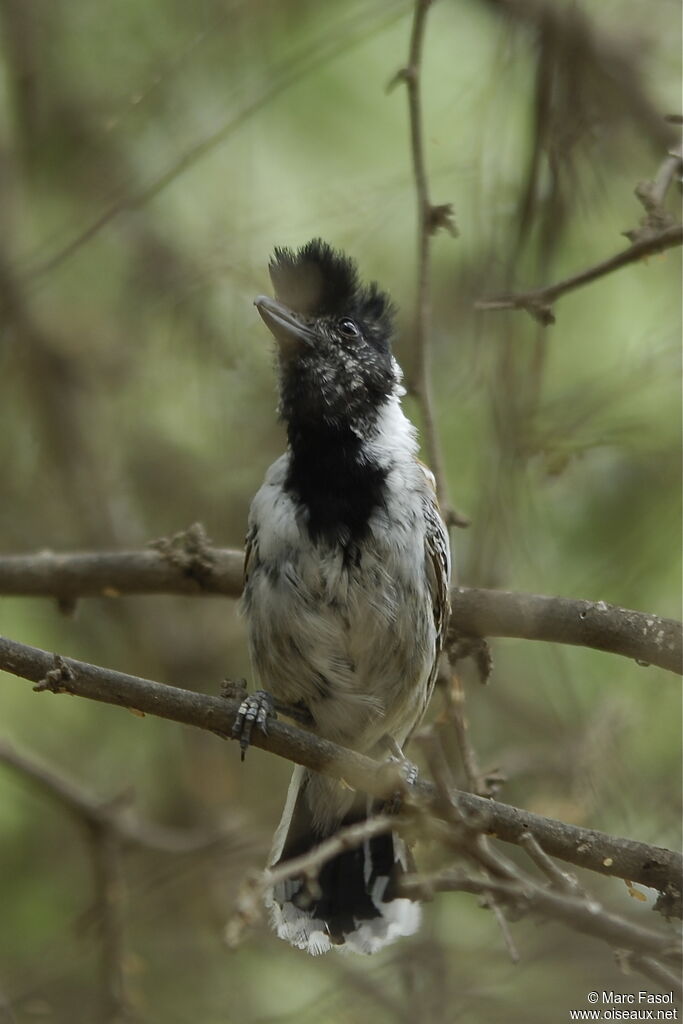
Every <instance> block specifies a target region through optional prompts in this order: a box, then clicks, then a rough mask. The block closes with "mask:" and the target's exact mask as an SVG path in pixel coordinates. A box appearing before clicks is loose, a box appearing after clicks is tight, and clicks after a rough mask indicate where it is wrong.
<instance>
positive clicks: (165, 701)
mask: <svg viewBox="0 0 683 1024" xmlns="http://www.w3.org/2000/svg"><path fill="white" fill-rule="evenodd" d="M0 668H2V669H4V670H5V671H7V672H10V673H12V674H14V675H16V676H20V677H22V678H24V679H28V680H31V681H32V682H34V683H36V684H37V686H36V687H35V689H37V690H46V689H47V690H51V691H53V692H55V693H71V694H74V695H76V696H80V697H86V698H88V699H90V700H96V701H101V702H103V703H106V704H114V705H118V706H120V707H125V708H133V709H135V710H137V711H142V712H143V713H145V714H153V715H156V716H158V717H160V718H166V719H169V720H171V721H175V722H181V723H183V724H185V725H193V726H197V727H199V728H201V729H207V730H209V731H211V732H215V733H218V734H219V735H221V736H229V735H230V732H231V729H232V725H233V723H234V720H235V716H236V714H237V710H238V707H239V701H236V700H229V699H226V698H224V697H214V696H208V695H206V694H199V693H194V692H191V691H189V690H181V689H178V688H177V687H174V686H164V685H162V684H161V683H157V682H153V681H151V680H149V679H141V678H138V677H137V676H131V675H126V674H124V673H122V672H115V671H113V670H110V669H105V668H101V667H99V666H97V665H89V664H87V663H86V662H80V661H75V660H74V659H71V658H61V657H59V656H55V655H52V654H50V653H48V652H47V651H42V650H40V649H39V648H36V647H29V646H27V645H25V644H20V643H17V642H16V641H12V640H8V639H6V638H2V637H0ZM252 742H253V745H254V746H257V747H261V748H263V749H264V750H269V751H270V752H271V753H273V754H277V755H278V756H280V757H284V758H287V759H288V760H290V761H295V762H296V763H297V764H302V765H304V766H305V767H307V768H310V769H312V770H313V771H317V772H322V773H323V774H325V775H331V776H332V777H334V778H338V779H343V780H344V781H345V782H346V783H347V784H348V785H350V786H352V787H354V788H356V789H358V790H361V791H363V792H366V793H369V794H370V795H371V796H376V797H380V798H382V797H383V798H386V797H388V796H389V795H391V794H392V793H394V792H395V791H396V789H397V788H400V782H399V776H398V775H397V772H396V769H395V768H394V767H392V766H387V764H381V763H378V762H376V761H373V760H372V759H371V758H368V757H365V756H363V755H361V754H357V753H355V752H353V751H351V750H347V749H345V748H344V747H339V746H337V744H335V743H330V742H329V741H328V740H323V739H320V738H319V737H316V736H314V735H313V734H311V733H309V732H305V731H304V730H303V729H298V728H295V727H294V726H291V725H286V724H285V723H283V722H278V721H274V722H272V723H271V724H269V730H268V734H267V735H266V734H264V733H262V732H260V731H255V732H254V734H252ZM410 793H411V794H413V795H414V796H415V798H416V799H418V800H420V801H421V802H424V805H425V806H426V807H427V808H428V809H430V810H433V811H434V812H435V813H436V814H438V813H439V807H440V805H441V800H440V798H439V794H438V792H437V790H436V788H435V787H434V786H433V785H432V784H430V783H427V782H421V781H420V782H418V783H416V785H415V786H414V787H411V789H410ZM452 800H453V802H454V803H455V804H457V806H458V808H459V810H460V812H461V814H462V815H463V816H466V817H467V824H468V826H469V827H471V828H476V829H477V830H478V831H481V832H485V833H491V834H494V835H495V836H497V837H498V838H499V839H502V840H504V841H505V842H509V843H518V842H519V839H520V836H522V835H523V834H524V833H526V832H529V831H531V832H533V834H534V835H535V836H536V837H537V839H538V840H539V842H540V843H541V845H542V847H543V849H544V850H545V851H546V853H548V854H549V855H550V856H554V857H558V858H559V859H560V860H565V861H568V862H569V863H571V864H576V865H578V866H580V867H583V868H587V869H589V870H592V871H597V872H599V873H600V874H603V875H612V876H616V877H618V878H625V879H629V880H630V881H632V882H637V883H640V884H641V885H646V886H649V887H651V888H654V889H658V890H659V891H660V892H661V893H663V894H664V897H665V901H666V906H667V911H668V912H669V913H671V908H672V906H673V904H674V903H675V901H676V899H680V877H681V869H682V868H683V863H682V861H681V857H680V856H678V855H677V854H675V853H673V852H672V851H670V850H665V849H663V848H661V847H656V846H651V845H649V844H647V843H640V842H636V841H635V840H631V839H622V838H617V837H614V836H609V835H607V834H606V833H604V832H597V831H595V830H593V829H586V828H581V827H579V826H575V825H568V824H565V823H564V822H561V821H556V820H554V819H552V818H545V817H542V816H541V815H538V814H532V813H531V812H528V811H524V810H520V809H519V808H516V807H512V806H510V805H508V804H502V803H498V802H497V801H494V800H486V799H484V798H482V797H478V796H475V795H474V794H472V793H463V792H460V791H457V790H454V791H453V793H452Z"/></svg>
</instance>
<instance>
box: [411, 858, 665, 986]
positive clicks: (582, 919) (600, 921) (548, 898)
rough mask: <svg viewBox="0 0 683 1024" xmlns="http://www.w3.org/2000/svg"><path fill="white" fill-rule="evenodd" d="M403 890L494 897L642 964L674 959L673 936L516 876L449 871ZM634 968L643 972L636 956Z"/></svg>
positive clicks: (590, 901) (593, 902)
mask: <svg viewBox="0 0 683 1024" xmlns="http://www.w3.org/2000/svg"><path fill="white" fill-rule="evenodd" d="M402 889H403V891H404V892H405V893H406V894H407V895H408V894H409V895H414V896H430V895H431V894H432V893H434V892H469V893H476V894H480V895H483V896H488V895H489V894H490V893H493V894H494V895H495V896H496V897H498V898H499V899H500V900H501V901H502V902H505V903H508V904H510V905H512V906H513V907H516V908H519V909H522V910H530V911H534V912H536V913H541V914H543V915H545V916H547V917H551V918H555V919H556V920H559V921H562V922H563V923H564V924H567V925H569V927H571V928H573V929H575V930H576V931H579V932H582V933H583V934H585V935H592V936H594V937H595V938H599V939H602V940H603V941H604V942H607V943H609V945H610V946H612V947H613V948H616V949H619V950H627V951H630V952H632V953H634V954H641V955H642V956H644V957H645V958H646V959H652V958H656V957H662V958H664V959H668V958H669V957H671V956H674V957H675V956H677V955H678V951H677V948H676V947H677V943H676V939H675V936H674V935H673V933H672V932H665V931H655V930H654V929H650V928H644V927H643V926H642V925H639V924H634V923H633V922H631V921H628V920H626V918H622V917H619V916H618V915H616V914H613V913H611V912H610V911H607V910H605V908H604V907H602V906H601V904H600V903H598V902H597V901H596V900H594V899H585V898H582V897H578V896H576V895H569V894H567V893H559V892H553V891H551V890H548V889H544V888H542V887H541V886H539V885H537V884H536V883H535V882H533V881H532V880H531V879H530V878H528V877H526V876H520V879H519V880H510V879H495V878H475V877H472V876H469V875H466V874H464V873H463V872H461V871H454V870H450V869H449V870H446V871H443V872H439V873H436V874H433V875H426V876H420V875H416V876H414V877H413V878H406V879H404V881H403V883H402ZM633 964H634V966H639V967H641V969H642V966H641V963H640V961H639V960H638V958H637V956H636V957H635V958H634V959H633ZM646 966H650V967H652V966H653V965H652V964H650V965H646ZM654 967H655V970H656V971H657V972H665V973H666V979H667V986H669V985H670V984H672V979H673V978H674V975H673V973H672V972H669V971H668V970H667V969H666V968H665V967H664V966H663V965H662V964H660V963H659V961H658V960H655V961H654ZM651 976H652V975H651ZM672 987H673V989H674V991H678V992H681V991H683V988H682V987H681V982H680V980H679V979H678V978H676V984H672Z"/></svg>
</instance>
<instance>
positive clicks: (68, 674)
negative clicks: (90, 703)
mask: <svg viewBox="0 0 683 1024" xmlns="http://www.w3.org/2000/svg"><path fill="white" fill-rule="evenodd" d="M53 662H54V668H51V669H50V670H49V672H47V674H46V675H45V676H44V678H43V679H41V680H40V681H39V682H37V683H36V684H35V686H34V687H33V689H34V691H35V692H36V693H42V692H43V691H44V690H49V691H50V693H68V692H69V687H68V685H65V684H68V683H70V682H71V681H72V680H73V679H74V678H75V677H74V672H73V669H72V668H71V667H70V666H69V665H68V664H67V663H66V661H65V660H64V658H63V657H62V656H61V654H55V655H53Z"/></svg>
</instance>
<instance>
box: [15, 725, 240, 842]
mask: <svg viewBox="0 0 683 1024" xmlns="http://www.w3.org/2000/svg"><path fill="white" fill-rule="evenodd" d="M0 764H4V765H6V766H7V767H9V768H12V769H14V770H15V771H17V772H18V773H19V774H20V775H21V776H22V777H24V778H26V779H29V780H30V781H31V782H32V783H33V784H34V785H36V786H37V787H38V788H39V789H41V790H42V791H43V792H44V793H46V794H47V795H48V796H49V797H50V798H51V799H53V800H57V801H58V802H59V804H61V806H62V807H63V808H64V809H65V810H66V811H67V812H68V813H69V814H70V815H71V816H72V817H73V818H74V819H75V820H76V821H77V822H78V823H79V824H81V825H85V826H86V827H87V828H88V829H90V830H97V829H108V830H110V831H112V832H114V833H116V835H117V836H118V837H119V839H120V840H121V841H122V842H124V843H126V844H130V845H135V846H141V847H144V848H146V849H149V850H157V851H159V852H162V853H171V854H186V853H195V852H199V851H201V850H205V849H207V848H208V847H211V846H215V845H217V844H218V843H220V842H221V841H223V840H225V839H226V838H227V834H226V832H225V830H223V831H220V830H216V829H213V830H210V829H179V828H171V827H169V826H166V825H158V824H156V823H152V822H149V821H144V822H143V821H141V820H140V819H139V818H138V817H136V816H133V815H132V814H131V812H130V808H129V807H128V806H127V803H128V801H127V800H122V799H120V798H114V799H108V800H101V799H98V798H97V797H95V796H93V795H92V794H91V793H90V792H88V790H86V789H85V787H83V786H82V785H80V784H79V783H77V782H74V781H73V780H72V779H70V778H68V777H67V776H66V775H65V774H64V773H63V772H61V771H58V770H57V769H56V768H54V767H53V766H48V765H46V764H44V763H43V762H42V761H40V760H39V759H38V758H37V757H36V756H35V755H33V754H31V755H29V754H26V753H25V752H24V751H22V750H19V749H18V748H17V747H16V746H15V744H13V743H10V742H9V740H6V739H0Z"/></svg>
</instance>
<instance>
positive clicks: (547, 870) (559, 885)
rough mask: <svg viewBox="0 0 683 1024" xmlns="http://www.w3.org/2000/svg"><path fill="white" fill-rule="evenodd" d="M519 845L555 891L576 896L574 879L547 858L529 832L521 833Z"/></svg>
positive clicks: (576, 887)
mask: <svg viewBox="0 0 683 1024" xmlns="http://www.w3.org/2000/svg"><path fill="white" fill-rule="evenodd" d="M519 845H520V846H521V847H522V848H523V849H524V850H526V852H527V853H528V854H529V857H530V858H531V860H532V861H533V862H534V864H536V866H537V867H539V868H540V869H541V871H542V872H543V874H544V875H545V876H546V878H549V879H550V881H551V882H552V884H553V885H554V886H555V888H556V889H559V891H560V892H564V893H568V894H569V895H576V894H577V893H578V892H579V885H578V882H577V881H576V879H575V878H574V877H573V876H572V875H569V874H567V872H566V871H562V870H561V869H560V868H558V866H557V864H556V863H555V861H554V860H553V859H552V857H549V856H548V854H547V853H546V852H545V850H544V849H543V847H542V846H541V844H540V843H539V842H538V840H537V839H536V836H534V835H533V834H532V833H531V832H523V833H522V835H521V836H520V837H519Z"/></svg>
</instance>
